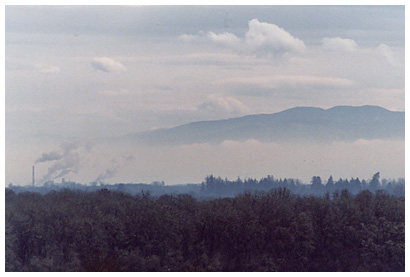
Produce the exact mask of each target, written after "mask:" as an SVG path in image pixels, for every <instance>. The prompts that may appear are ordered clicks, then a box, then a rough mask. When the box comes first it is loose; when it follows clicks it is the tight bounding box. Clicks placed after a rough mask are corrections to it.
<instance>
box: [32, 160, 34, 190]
mask: <svg viewBox="0 0 410 277" xmlns="http://www.w3.org/2000/svg"><path fill="white" fill-rule="evenodd" d="M32 184H33V187H34V165H33V183H32Z"/></svg>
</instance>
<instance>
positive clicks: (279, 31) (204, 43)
mask: <svg viewBox="0 0 410 277" xmlns="http://www.w3.org/2000/svg"><path fill="white" fill-rule="evenodd" d="M404 10H405V9H404V6H6V8H5V121H6V124H5V134H6V184H8V183H16V184H29V183H30V182H31V166H32V165H33V164H35V165H36V170H37V171H38V175H39V177H38V180H39V181H40V180H46V179H53V178H61V177H65V178H68V179H71V180H73V181H79V182H91V181H96V180H98V181H100V180H104V181H106V182H119V181H122V182H135V181H141V182H151V181H156V180H164V181H165V183H168V184H176V183H184V182H200V181H201V180H202V179H203V178H204V177H205V176H206V174H217V175H218V174H219V175H221V176H223V177H225V176H227V177H231V178H236V177H237V176H241V177H256V178H261V177H264V176H266V175H267V174H273V175H274V176H280V177H287V178H289V177H295V178H301V179H302V180H306V181H309V176H310V177H311V176H313V175H316V174H322V175H323V176H322V177H324V178H327V177H328V176H329V175H331V174H333V175H334V177H335V176H336V177H339V176H340V177H342V178H350V177H359V178H371V176H372V174H373V173H375V172H377V171H380V172H381V175H382V177H383V176H384V177H386V178H399V177H404V141H402V142H397V141H376V142H375V141H367V142H363V141H360V142H354V143H350V144H348V143H337V144H335V145H331V146H329V145H328V146H325V147H318V146H309V147H305V146H294V145H277V144H264V143H260V142H255V141H248V142H243V143H239V142H224V143H222V144H221V145H217V146H211V145H206V144H204V145H185V146H178V147H173V148H172V147H168V148H166V147H162V148H156V149H151V148H141V147H137V146H135V147H129V146H124V145H101V144H98V143H97V142H96V139H99V138H104V137H119V136H124V135H127V134H131V133H136V132H141V131H148V130H153V129H157V128H167V127H173V126H177V125H180V124H184V123H188V122H192V121H200V120H216V119H223V118H232V117H238V116H243V115H248V114H259V113H275V112H279V111H283V110H285V109H288V108H292V107H295V106H313V107H321V108H330V107H333V106H338V105H354V106H360V105H377V106H382V107H384V108H387V109H389V110H393V111H404V109H405V103H404V98H405V97H404V95H405V92H404V85H405V71H404V54H405V46H404V43H405V41H404V38H405V30H404V27H405V17H404V13H405V12H404ZM298 147H299V148H298ZM295 149H297V151H296V150H295ZM386 149H387V150H389V151H387V150H386ZM50 153H51V154H55V156H56V157H60V158H59V159H54V160H45V161H41V157H48V156H47V154H50ZM329 153H330V156H332V157H333V158H331V161H330V160H328V158H326V157H329ZM43 155H45V156H43ZM386 155H387V156H389V158H386ZM49 156H50V155H49ZM51 156H52V155H51ZM215 158H217V160H218V162H217V163H215V162H213V161H214V160H215ZM309 159H310V161H309V163H307V162H306V160H309ZM239 161H240V162H239ZM358 161H361V164H360V166H357V163H358ZM57 168H58V170H57ZM383 174H384V175H383ZM56 181H57V179H56Z"/></svg>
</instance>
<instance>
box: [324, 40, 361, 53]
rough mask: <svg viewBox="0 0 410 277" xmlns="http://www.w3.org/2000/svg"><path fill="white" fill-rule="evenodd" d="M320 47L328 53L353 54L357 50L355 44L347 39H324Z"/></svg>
mask: <svg viewBox="0 0 410 277" xmlns="http://www.w3.org/2000/svg"><path fill="white" fill-rule="evenodd" d="M322 47H323V48H324V49H325V50H328V51H342V52H354V51H355V50H357V44H356V42H355V41H354V40H353V39H348V38H340V37H335V38H324V39H322Z"/></svg>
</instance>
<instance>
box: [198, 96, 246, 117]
mask: <svg viewBox="0 0 410 277" xmlns="http://www.w3.org/2000/svg"><path fill="white" fill-rule="evenodd" d="M198 109H199V110H203V111H210V112H225V113H240V114H241V113H247V112H249V109H248V107H246V106H245V105H244V104H243V103H242V102H241V101H239V100H237V99H235V98H232V97H223V96H219V95H216V94H212V95H210V96H209V97H208V100H207V101H205V102H204V103H202V104H201V105H199V106H198Z"/></svg>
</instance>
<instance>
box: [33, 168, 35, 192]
mask: <svg viewBox="0 0 410 277" xmlns="http://www.w3.org/2000/svg"><path fill="white" fill-rule="evenodd" d="M34 183H35V182H34V165H33V187H34Z"/></svg>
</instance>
